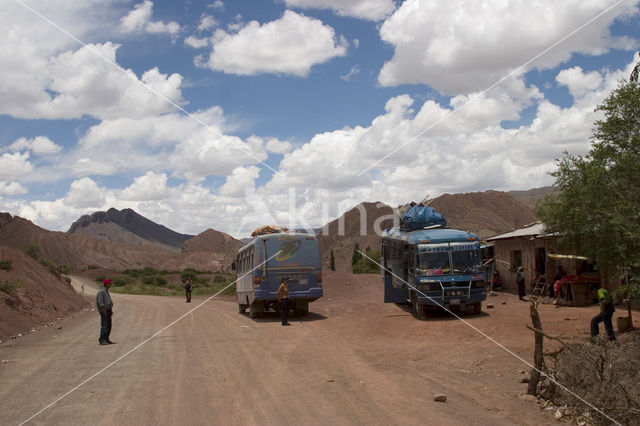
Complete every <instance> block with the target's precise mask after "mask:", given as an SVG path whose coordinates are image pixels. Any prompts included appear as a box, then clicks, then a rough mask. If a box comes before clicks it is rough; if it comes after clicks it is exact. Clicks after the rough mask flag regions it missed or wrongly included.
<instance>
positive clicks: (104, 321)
mask: <svg viewBox="0 0 640 426" xmlns="http://www.w3.org/2000/svg"><path fill="white" fill-rule="evenodd" d="M565 275H566V272H565V271H564V270H563V269H562V267H561V266H559V267H558V271H557V273H556V276H555V279H554V281H555V283H558V282H560V280H562V277H564V276H565ZM111 284H112V283H111V281H110V280H109V279H105V280H104V281H103V282H102V288H100V290H99V291H98V293H97V295H96V306H97V308H98V312H99V313H100V338H99V339H98V342H99V343H100V344H101V345H111V344H113V342H112V341H111V340H109V335H110V334H111V317H112V316H113V302H112V301H111V295H110V294H109V288H111ZM516 284H517V285H518V297H519V298H520V300H524V296H525V276H524V270H523V268H522V266H519V267H518V270H517V272H516ZM184 288H185V293H186V298H187V303H191V289H192V283H191V277H188V278H187V279H186V280H185V283H184ZM491 288H492V289H493V290H501V289H502V280H501V279H500V273H499V272H498V271H497V270H494V271H493V277H492V279H491ZM551 291H554V293H557V292H558V289H554V290H551ZM554 293H551V297H553V296H554ZM277 296H278V300H279V301H280V306H281V312H282V325H283V326H289V325H291V324H290V323H289V320H288V319H289V309H290V302H289V285H288V282H287V279H286V278H283V279H282V281H281V282H280V287H278V291H277ZM598 300H599V301H600V313H599V314H598V315H596V316H595V317H593V318H592V320H591V338H592V339H595V338H596V337H597V336H598V334H599V324H600V323H601V322H604V328H605V331H606V333H607V336H608V337H609V339H610V340H615V339H616V337H615V333H614V331H613V322H612V318H613V313H614V312H615V308H614V307H613V298H612V297H611V294H610V293H609V292H608V291H607V290H606V289H604V288H599V289H598Z"/></svg>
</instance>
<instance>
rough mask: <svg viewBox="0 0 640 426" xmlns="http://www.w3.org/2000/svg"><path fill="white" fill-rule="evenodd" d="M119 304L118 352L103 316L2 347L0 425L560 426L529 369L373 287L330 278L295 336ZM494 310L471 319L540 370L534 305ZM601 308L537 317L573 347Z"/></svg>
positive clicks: (200, 312) (270, 322)
mask: <svg viewBox="0 0 640 426" xmlns="http://www.w3.org/2000/svg"><path fill="white" fill-rule="evenodd" d="M75 284H76V286H78V282H75ZM93 291H94V290H93ZM85 294H86V297H88V298H91V297H92V294H94V293H92V290H91V289H90V288H89V287H88V285H85ZM113 300H114V304H115V305H114V317H113V332H112V335H111V337H112V340H114V341H116V342H117V344H115V345H110V346H99V345H98V333H99V317H98V315H97V314H96V312H95V311H91V312H85V313H82V314H80V315H77V316H76V317H74V318H71V319H69V320H67V321H64V322H61V323H59V324H57V325H56V326H54V327H49V328H47V329H44V330H42V331H39V332H37V333H32V334H29V335H27V336H25V337H22V338H20V339H16V340H11V341H9V342H4V343H2V344H0V357H1V358H2V359H3V360H6V361H7V362H6V363H3V364H0V383H2V386H1V387H0V412H1V413H2V415H1V417H2V420H1V423H3V424H19V423H21V422H24V421H25V420H28V419H30V418H31V417H32V416H33V415H35V414H36V413H39V414H37V415H36V416H35V417H33V418H32V419H31V420H30V421H29V424H220V425H223V424H224V425H228V424H237V425H244V424H250V425H253V424H255V425H258V424H260V425H265V424H311V425H314V424H317V425H321V424H322V425H326V424H362V425H364V424H366V425H372V424H380V425H388V424H402V425H405V424H435V423H437V424H549V423H554V422H555V420H553V418H552V416H551V413H543V412H541V411H539V410H538V409H537V408H536V406H535V404H533V403H532V402H530V401H527V400H525V399H522V398H519V397H518V395H519V394H520V393H523V392H526V384H522V383H519V382H520V379H521V378H522V377H524V376H525V374H522V373H521V371H524V370H527V371H528V367H527V366H526V365H524V364H523V363H521V362H520V361H518V360H517V359H516V358H515V357H514V356H513V355H510V354H509V353H507V352H506V351H505V350H503V349H501V348H498V347H497V346H496V345H495V344H494V343H491V342H490V341H488V340H487V339H486V338H485V337H483V336H482V335H480V334H478V333H477V332H476V331H474V330H472V329H471V328H470V327H468V326H466V325H465V324H463V323H462V322H461V321H459V320H455V319H452V318H451V317H450V316H448V315H445V314H443V315H437V316H436V317H435V318H432V319H430V320H428V321H418V320H416V319H414V318H413V317H411V315H410V314H409V313H408V312H407V311H404V310H403V309H401V308H400V307H398V306H396V305H392V304H384V303H382V288H381V283H380V280H379V278H378V277H376V276H371V275H360V276H354V275H350V274H343V273H326V274H325V297H324V298H322V299H321V300H319V301H317V302H314V303H312V304H311V305H310V309H311V311H312V312H311V313H310V314H309V316H307V317H303V318H295V317H294V318H292V323H293V326H292V327H281V326H280V323H279V318H278V316H277V315H276V314H270V315H267V316H266V317H264V318H259V319H257V320H252V319H249V317H248V316H247V315H240V314H238V313H237V306H236V305H235V304H234V303H233V301H232V300H231V299H227V300H211V301H209V302H207V303H204V304H202V305H199V304H200V303H201V302H203V301H205V298H204V297H199V298H198V297H194V300H193V303H191V304H187V303H185V302H184V299H183V298H180V297H155V296H131V295H118V294H114V295H113ZM490 302H491V303H492V304H493V305H494V306H495V308H494V309H487V310H485V313H483V314H482V315H465V316H464V318H465V320H466V321H468V322H469V323H471V324H473V325H474V326H475V327H477V328H479V329H481V330H483V331H484V332H486V333H487V334H489V335H491V336H492V337H494V338H495V339H497V340H498V341H500V342H501V343H502V344H504V345H505V346H507V347H508V348H509V349H510V350H512V351H513V352H514V353H515V354H519V355H520V356H522V357H524V358H525V359H527V360H531V358H532V353H531V352H532V349H531V348H532V345H533V336H532V335H531V332H530V331H528V330H526V329H525V325H526V324H528V323H529V305H528V303H525V302H520V301H518V300H517V298H516V297H515V296H513V295H499V296H497V297H492V298H491V300H490ZM503 303H504V304H503ZM194 308H196V309H195V310H193V311H192V312H191V313H188V312H189V311H190V310H192V309H194ZM596 309H597V308H595V307H594V308H555V307H554V306H552V305H544V306H542V307H541V308H540V314H541V318H542V323H543V326H544V328H545V330H547V331H548V332H549V333H551V334H556V335H558V334H562V335H576V333H585V332H586V331H587V327H588V320H589V318H590V317H591V316H592V315H593V314H594V312H595V310H596ZM185 314H187V315H186V316H184V317H182V316H183V315H185ZM181 317H182V319H180V320H178V321H177V322H175V321H176V320H177V319H179V318H181ZM174 322H175V323H174ZM171 324H172V325H171ZM167 326H168V327H167ZM59 327H61V328H59ZM164 327H167V328H166V329H165V330H164V331H162V332H161V333H159V334H157V336H155V337H153V338H151V339H149V338H150V337H152V336H154V334H156V333H157V332H158V331H160V330H162V329H163V328H164ZM114 361H115V362H114ZM92 376H93V377H92ZM87 379H89V380H87ZM78 385H81V386H79V387H78ZM69 391H72V392H71V393H68V394H66V393H67V392H69ZM438 393H444V394H446V395H447V397H448V400H447V402H445V403H442V402H435V401H434V400H433V397H434V395H435V394H438ZM65 394H66V396H63V395H65ZM61 396H63V397H62V398H61V399H60V400H58V401H57V402H55V403H54V401H56V400H57V398H59V397H61ZM52 403H53V405H51V406H49V405H50V404H52ZM47 407H48V408H47ZM43 409H44V410H43ZM41 410H42V411H41Z"/></svg>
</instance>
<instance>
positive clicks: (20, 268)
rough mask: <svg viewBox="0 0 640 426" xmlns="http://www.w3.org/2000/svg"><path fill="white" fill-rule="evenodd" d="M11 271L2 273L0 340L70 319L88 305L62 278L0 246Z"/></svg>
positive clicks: (16, 252)
mask: <svg viewBox="0 0 640 426" xmlns="http://www.w3.org/2000/svg"><path fill="white" fill-rule="evenodd" d="M0 253H1V258H2V259H3V260H5V261H6V260H10V261H11V269H10V270H4V269H0V339H2V340H5V339H7V338H9V337H10V336H12V335H17V334H18V333H22V334H25V333H28V332H30V331H31V330H32V329H33V328H36V327H39V326H43V325H45V324H47V323H48V322H50V321H55V320H57V319H58V318H61V317H65V316H68V315H70V314H72V313H75V312H77V311H79V310H81V309H82V308H85V307H88V306H89V304H88V302H86V301H85V300H84V299H83V298H82V297H81V296H79V295H78V294H77V293H76V292H75V290H74V289H73V287H71V284H69V283H68V282H67V281H66V280H65V279H64V277H61V276H60V275H59V274H56V273H54V272H51V271H50V270H49V269H48V268H46V267H44V266H42V265H41V264H40V263H38V262H37V261H35V260H34V259H32V258H31V257H29V256H27V255H26V254H25V253H23V252H22V251H19V250H15V249H12V248H9V247H5V246H0Z"/></svg>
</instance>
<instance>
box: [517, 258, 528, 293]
mask: <svg viewBox="0 0 640 426" xmlns="http://www.w3.org/2000/svg"><path fill="white" fill-rule="evenodd" d="M516 284H518V298H520V300H524V296H525V295H526V292H525V289H524V269H523V268H522V266H518V272H517V273H516Z"/></svg>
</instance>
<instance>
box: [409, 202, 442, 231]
mask: <svg viewBox="0 0 640 426" xmlns="http://www.w3.org/2000/svg"><path fill="white" fill-rule="evenodd" d="M446 224H447V221H446V219H445V218H444V216H442V215H441V214H440V213H438V212H436V211H435V209H433V207H429V206H417V205H416V206H412V207H410V208H409V209H408V210H407V211H406V212H404V214H403V215H402V217H401V218H400V227H401V229H402V230H406V231H415V230H418V229H424V228H425V227H427V226H434V225H439V226H445V225H446Z"/></svg>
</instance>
